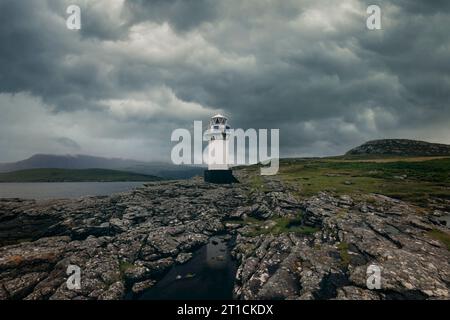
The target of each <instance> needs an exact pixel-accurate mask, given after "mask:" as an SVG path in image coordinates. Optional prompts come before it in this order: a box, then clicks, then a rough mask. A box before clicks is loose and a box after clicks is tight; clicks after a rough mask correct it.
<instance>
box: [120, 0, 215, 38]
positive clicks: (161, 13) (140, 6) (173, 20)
mask: <svg viewBox="0 0 450 320" xmlns="http://www.w3.org/2000/svg"><path fill="white" fill-rule="evenodd" d="M124 14H126V15H128V16H129V17H130V19H131V21H132V22H142V21H145V20H152V21H155V22H158V23H163V22H169V23H170V24H171V25H172V26H173V27H174V28H175V29H177V30H181V31H182V30H189V29H192V28H194V27H196V26H198V25H199V24H201V23H204V22H208V21H213V20H214V19H215V18H216V17H217V15H218V12H217V1H215V0H126V1H125V10H124Z"/></svg>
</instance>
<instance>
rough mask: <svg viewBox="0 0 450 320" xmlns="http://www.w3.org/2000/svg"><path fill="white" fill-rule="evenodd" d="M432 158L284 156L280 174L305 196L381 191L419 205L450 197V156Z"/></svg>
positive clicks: (301, 195)
mask: <svg viewBox="0 0 450 320" xmlns="http://www.w3.org/2000/svg"><path fill="white" fill-rule="evenodd" d="M429 159H430V158H423V157H422V158H417V157H416V158H398V157H397V158H384V159H379V158H378V159H366V160H363V159H361V158H359V159H357V160H348V159H343V158H339V157H334V158H323V159H284V160H282V161H281V165H280V175H281V177H282V179H283V180H284V181H285V182H288V183H293V184H296V185H297V186H299V187H300V190H301V191H300V193H299V194H298V196H299V197H301V198H303V197H309V196H312V195H314V194H317V193H318V192H319V191H330V192H334V193H336V194H338V195H340V194H349V195H352V194H353V195H357V194H361V193H379V194H384V195H386V196H390V197H394V198H398V199H402V200H405V201H410V202H413V203H415V204H418V205H423V204H426V202H427V199H429V198H430V197H438V198H446V199H450V158H437V159H436V158H432V159H431V160H429Z"/></svg>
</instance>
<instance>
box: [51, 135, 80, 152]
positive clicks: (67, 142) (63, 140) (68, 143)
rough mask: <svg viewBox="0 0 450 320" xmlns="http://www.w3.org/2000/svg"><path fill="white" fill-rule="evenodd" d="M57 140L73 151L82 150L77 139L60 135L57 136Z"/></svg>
mask: <svg viewBox="0 0 450 320" xmlns="http://www.w3.org/2000/svg"><path fill="white" fill-rule="evenodd" d="M55 141H56V142H57V143H58V144H60V145H62V146H63V147H66V148H68V149H70V150H71V151H79V150H81V146H80V145H79V144H78V143H77V142H76V141H75V140H72V139H70V138H67V137H59V138H56V139H55Z"/></svg>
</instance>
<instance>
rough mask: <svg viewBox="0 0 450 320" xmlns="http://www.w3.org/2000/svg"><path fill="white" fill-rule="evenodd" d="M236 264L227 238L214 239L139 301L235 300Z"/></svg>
mask: <svg viewBox="0 0 450 320" xmlns="http://www.w3.org/2000/svg"><path fill="white" fill-rule="evenodd" d="M236 269H237V266H236V262H235V261H234V260H233V259H232V257H231V255H230V251H229V248H228V245H227V242H226V241H225V240H224V238H223V237H220V236H218V237H212V238H211V239H210V241H209V243H208V244H207V245H205V246H203V247H202V248H201V249H199V250H198V251H197V252H195V253H194V255H193V257H192V259H191V260H189V261H188V262H187V263H185V264H183V265H176V266H174V267H172V269H171V270H170V271H169V272H168V273H167V274H166V275H165V276H164V277H163V278H162V279H161V280H160V281H158V283H157V284H156V285H155V286H153V287H152V288H150V289H148V290H146V291H144V292H143V293H142V294H141V295H139V296H137V297H134V298H135V299H138V300H219V299H232V297H233V287H234V279H235V276H236Z"/></svg>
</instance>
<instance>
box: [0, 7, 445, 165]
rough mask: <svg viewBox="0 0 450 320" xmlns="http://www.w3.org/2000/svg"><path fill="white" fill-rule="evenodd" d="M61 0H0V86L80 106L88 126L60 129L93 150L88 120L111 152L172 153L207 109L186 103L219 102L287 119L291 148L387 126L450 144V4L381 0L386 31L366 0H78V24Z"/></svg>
mask: <svg viewBox="0 0 450 320" xmlns="http://www.w3.org/2000/svg"><path fill="white" fill-rule="evenodd" d="M113 2H114V1H112V2H109V3H113ZM67 3H68V2H67V1H56V0H48V1H45V0H40V1H12V0H5V1H2V2H1V3H0V29H1V30H2V32H1V33H0V42H1V43H2V46H1V49H0V92H3V93H7V94H14V93H20V92H29V93H30V94H31V95H32V96H34V97H38V98H40V99H42V102H43V103H42V108H47V109H48V111H49V112H51V113H52V114H53V115H54V116H55V117H61V118H65V117H66V116H67V115H71V114H73V115H74V121H77V125H78V126H79V127H80V128H83V127H84V130H81V131H77V133H76V135H75V136H74V135H66V134H64V136H68V137H70V138H71V139H73V140H75V141H77V143H79V144H80V145H81V149H82V151H83V152H84V151H86V152H89V151H91V150H93V149H95V148H94V147H89V146H86V144H85V143H84V140H83V139H84V138H85V137H84V138H83V139H81V140H80V138H79V137H78V136H77V135H80V136H81V132H83V131H84V132H85V133H86V134H89V135H90V136H91V138H92V139H93V140H95V139H97V140H98V142H99V143H100V141H108V142H109V146H105V147H104V148H102V152H104V153H105V154H114V152H116V151H117V152H121V149H120V148H118V147H117V146H119V145H120V147H121V148H125V147H123V145H122V143H123V142H124V141H129V144H130V145H140V146H142V145H145V146H148V147H151V150H152V152H150V153H147V154H146V155H144V153H142V152H141V151H134V156H135V157H140V158H143V157H146V156H148V157H154V158H156V157H161V156H164V155H167V154H168V152H169V150H170V141H169V138H170V132H171V130H173V129H175V128H178V127H188V126H190V125H192V121H193V120H194V118H196V117H198V115H199V114H202V115H203V114H205V119H202V120H204V121H206V120H207V119H206V118H207V115H206V113H204V112H203V113H202V112H200V113H196V114H195V113H193V112H187V111H181V110H182V108H181V107H178V106H180V105H182V104H183V103H191V104H195V105H198V106H201V107H203V108H204V109H203V111H205V110H206V111H208V112H209V110H211V112H213V110H222V111H223V112H225V113H227V114H228V115H230V116H231V120H232V124H233V126H235V127H242V128H248V127H254V128H280V129H281V135H280V138H281V148H282V149H281V154H282V155H283V156H287V155H325V154H327V155H328V154H333V153H340V152H344V151H345V150H346V149H349V148H351V147H353V146H354V145H355V144H358V143H361V142H364V141H365V140H368V139H374V138H384V137H408V136H414V137H415V138H420V139H424V140H437V141H438V142H444V143H450V140H448V138H445V137H446V132H447V129H446V127H448V122H449V121H450V108H449V105H448V101H450V82H449V80H448V79H449V75H450V61H449V59H448V57H449V54H450V52H449V49H448V48H449V47H450V34H449V33H448V29H449V27H450V10H449V7H450V5H449V4H448V1H427V2H425V1H418V0H417V1H416V0H414V1H406V0H405V1H379V2H378V4H379V5H380V6H381V8H382V13H383V30H382V31H369V30H367V29H366V28H365V18H366V13H365V8H366V7H367V5H368V4H369V3H370V4H373V3H372V2H370V1H365V0H364V1H363V0H361V1H356V0H355V1H353V0H348V1H346V3H347V4H348V5H349V6H350V8H351V9H352V10H345V9H342V7H341V6H339V5H338V4H336V2H334V1H329V0H322V1H309V0H286V1H279V2H278V1H271V2H264V3H263V2H261V1H259V0H245V1H237V0H230V1H220V2H219V1H210V0H199V1H193V0H191V1H180V0H170V1H167V0H166V1H162V0H158V1H139V0H126V1H125V5H124V7H123V8H122V9H121V10H119V11H118V10H117V8H115V9H114V8H112V7H110V6H105V7H102V6H98V5H96V3H98V2H93V1H84V2H83V3H82V5H83V12H85V14H84V15H83V29H82V31H81V32H73V31H69V30H67V29H66V28H65V21H64V17H65V5H66V4H67ZM105 3H108V2H105ZM111 6H112V5H111ZM339 14H342V16H340V15H339ZM166 24H168V25H169V27H167V28H166V27H165V25H166ZM164 88H167V90H169V91H170V92H172V93H173V94H174V96H175V97H176V99H178V101H177V102H176V103H174V102H171V99H167V97H165V96H164V94H165V93H164V92H165V91H164V90H166V89H164ZM149 92H152V94H149ZM158 92H160V93H158ZM113 102H114V103H119V107H117V106H116V107H117V108H116V110H112V107H111V105H108V103H110V104H111V103H113ZM121 106H122V107H121ZM127 108H128V109H127ZM177 108H179V110H178V114H177V110H176V109H177ZM174 109H175V110H174ZM113 111H115V112H113ZM82 112H85V113H86V114H87V116H86V117H87V118H86V117H85V116H81V114H82ZM183 112H184V113H183ZM75 115H76V116H75ZM89 117H91V118H93V119H97V120H98V121H97V123H92V122H90V121H89ZM198 120H200V119H198ZM1 123H2V119H0V124H1ZM446 123H447V124H446ZM430 128H434V129H433V130H431V129H430ZM11 134H13V130H12V129H11ZM47 135H50V133H47ZM55 136H57V137H60V136H61V134H56V133H55ZM446 139H447V140H446ZM44 140H45V139H44V138H43V139H42V141H44ZM115 144H116V145H115ZM96 146H97V147H96V148H97V149H98V150H99V148H98V144H96ZM61 147H63V146H61ZM66 147H67V146H66ZM42 148H44V144H43V145H42ZM89 148H91V149H89ZM113 149H114V150H113ZM113 151H114V152H113ZM122 151H123V152H125V149H122ZM127 152H128V149H127ZM131 152H133V151H131ZM114 155H115V156H121V155H120V154H114ZM130 156H131V157H132V156H133V154H131V155H127V157H130ZM0 160H1V159H0Z"/></svg>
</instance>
